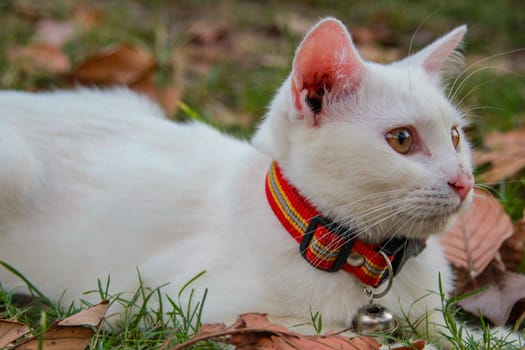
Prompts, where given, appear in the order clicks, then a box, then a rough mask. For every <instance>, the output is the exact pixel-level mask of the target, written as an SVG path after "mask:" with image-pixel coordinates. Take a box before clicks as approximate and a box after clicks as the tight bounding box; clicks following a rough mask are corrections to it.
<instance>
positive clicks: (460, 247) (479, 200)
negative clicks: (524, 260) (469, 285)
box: [441, 190, 513, 276]
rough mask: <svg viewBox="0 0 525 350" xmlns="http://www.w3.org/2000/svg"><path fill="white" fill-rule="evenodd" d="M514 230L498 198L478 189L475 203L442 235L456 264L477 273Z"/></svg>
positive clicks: (473, 273) (448, 255)
mask: <svg viewBox="0 0 525 350" xmlns="http://www.w3.org/2000/svg"><path fill="white" fill-rule="evenodd" d="M512 233H513V227H512V222H511V220H510V218H509V216H508V215H507V214H506V213H505V210H504V209H503V207H502V205H501V204H500V203H499V202H498V200H497V199H496V198H494V197H493V196H492V195H490V194H488V193H486V192H483V191H480V190H475V192H474V200H473V202H472V205H471V206H470V208H469V209H468V210H467V211H466V212H465V213H463V215H462V216H461V217H460V218H459V219H458V222H457V223H456V224H455V225H454V227H452V229H451V230H449V231H448V232H447V233H446V234H444V235H443V236H442V237H441V243H442V244H443V247H444V249H445V254H446V256H447V259H448V260H449V261H450V262H451V263H452V264H453V265H454V266H456V267H459V268H464V269H466V270H467V271H469V272H470V273H471V275H472V276H475V275H477V274H480V273H481V272H482V271H483V270H484V269H485V267H486V266H487V265H488V264H489V263H490V261H491V260H492V259H493V258H494V257H495V256H496V254H497V253H498V250H499V248H500V247H501V244H502V243H503V241H504V240H506V239H507V238H509V237H510V236H511V235H512Z"/></svg>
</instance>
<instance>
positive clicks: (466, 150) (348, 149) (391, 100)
mask: <svg viewBox="0 0 525 350" xmlns="http://www.w3.org/2000/svg"><path fill="white" fill-rule="evenodd" d="M465 32H466V27H465V26H462V27H459V28H456V29H455V30H453V31H451V32H450V33H448V34H447V35H445V36H443V37H441V38H440V39H438V40H436V41H435V42H434V43H432V44H430V45H429V46H427V47H426V48H424V49H423V50H421V51H419V52H418V53H416V54H414V55H411V56H409V57H407V58H405V59H403V60H401V61H399V62H395V63H392V64H389V65H380V64H376V63H371V62H366V61H365V60H364V59H362V58H361V56H360V55H359V53H358V51H357V50H356V48H355V46H354V44H353V42H352V39H351V36H350V33H349V32H348V31H347V29H346V28H345V26H344V25H343V24H342V23H341V22H339V21H338V20H336V19H333V18H327V19H324V20H322V21H320V22H319V23H318V24H317V25H316V26H314V27H313V28H312V29H311V30H310V32H309V33H308V34H307V35H306V36H305V38H304V39H303V41H302V43H301V44H300V45H299V47H298V49H297V51H296V54H295V57H294V61H293V67H292V72H291V74H290V76H289V77H288V79H287V80H286V82H285V83H284V84H283V86H282V87H281V88H280V90H279V92H278V94H277V96H276V97H275V99H274V101H273V103H272V105H271V107H270V110H269V112H268V114H267V117H266V119H265V121H264V122H263V123H262V124H261V126H260V128H259V130H258V132H257V134H256V135H255V137H254V140H253V142H254V145H255V146H256V147H258V148H259V149H261V150H262V151H264V152H266V153H268V154H269V155H271V157H272V158H273V159H275V160H276V161H278V162H279V163H280V165H281V168H282V170H283V173H284V175H285V176H286V177H287V178H288V179H289V180H290V182H291V183H292V184H293V185H294V186H295V187H296V188H297V189H298V190H299V191H300V192H301V193H302V194H303V195H304V196H306V197H307V198H308V199H309V200H310V201H311V202H312V203H313V204H314V205H315V206H316V207H317V208H318V209H319V210H320V211H321V212H323V213H324V214H325V215H326V216H328V217H331V218H332V219H333V220H336V221H338V222H340V223H342V224H344V225H347V226H349V227H352V228H353V229H354V231H358V232H360V233H361V234H362V235H363V237H367V238H368V239H369V240H371V241H379V240H384V239H386V238H388V237H392V236H400V235H401V236H408V237H425V236H427V235H429V234H433V233H439V232H441V231H443V230H445V228H446V227H447V225H448V224H449V223H450V222H451V220H452V219H453V218H454V217H455V216H457V214H458V213H459V212H460V211H461V210H462V209H464V208H465V207H466V206H468V204H469V203H470V201H471V197H472V192H473V191H472V187H473V177H472V172H471V167H472V165H471V159H470V147H469V145H468V143H467V141H466V140H465V135H464V133H463V131H462V127H463V126H464V125H465V120H464V119H463V116H462V115H461V113H460V112H459V110H458V109H457V108H456V107H454V106H453V105H452V103H451V102H450V101H449V100H448V99H447V97H446V95H445V94H444V89H443V87H442V76H443V72H444V71H446V70H447V68H448V67H449V66H450V64H451V62H457V61H458V60H457V58H458V54H457V51H456V49H457V47H458V46H459V45H460V44H461V41H462V38H463V36H464V34H465Z"/></svg>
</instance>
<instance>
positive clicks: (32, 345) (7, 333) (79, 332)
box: [0, 302, 109, 350]
mask: <svg viewBox="0 0 525 350" xmlns="http://www.w3.org/2000/svg"><path fill="white" fill-rule="evenodd" d="M108 307H109V303H108V302H101V303H100V304H97V305H94V306H92V307H90V308H87V309H85V310H83V311H80V312H79V313H77V314H74V315H72V316H70V317H67V318H65V319H63V320H61V321H57V322H55V323H53V324H52V325H51V326H50V327H49V329H47V330H46V332H45V333H44V334H37V335H34V336H32V337H29V338H27V339H25V338H24V336H25V335H27V334H29V332H30V330H29V328H27V326H25V325H23V324H21V323H19V322H14V321H8V320H0V348H4V347H9V348H10V349H19V350H39V349H53V350H84V349H85V348H86V346H87V345H88V344H89V342H90V340H91V338H92V337H93V335H94V334H95V332H96V330H97V329H98V328H99V327H100V325H101V323H102V320H103V319H104V315H105V314H106V311H107V309H108ZM19 339H22V341H21V342H20V343H18V344H15V343H14V342H15V341H16V340H19Z"/></svg>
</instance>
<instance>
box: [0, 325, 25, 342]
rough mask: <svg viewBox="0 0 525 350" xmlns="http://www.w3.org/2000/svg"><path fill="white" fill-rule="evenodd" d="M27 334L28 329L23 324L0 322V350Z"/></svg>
mask: <svg viewBox="0 0 525 350" xmlns="http://www.w3.org/2000/svg"><path fill="white" fill-rule="evenodd" d="M27 333H29V328H27V326H26V325H25V324H23V323H19V322H14V321H8V320H0V349H3V348H4V347H7V345H9V344H10V343H12V342H13V341H15V340H17V339H18V338H20V337H22V336H24V335H25V334H27Z"/></svg>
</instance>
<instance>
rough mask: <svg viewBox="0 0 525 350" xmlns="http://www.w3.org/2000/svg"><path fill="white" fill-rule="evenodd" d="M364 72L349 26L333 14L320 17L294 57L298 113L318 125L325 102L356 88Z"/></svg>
mask: <svg viewBox="0 0 525 350" xmlns="http://www.w3.org/2000/svg"><path fill="white" fill-rule="evenodd" d="M363 73H364V63H363V60H362V59H361V57H360V56H359V54H358V53H357V50H356V49H355V47H354V44H353V43H352V39H351V37H350V33H349V32H348V31H347V29H346V27H345V26H344V25H343V24H342V23H341V22H340V21H338V20H336V19H334V18H326V19H324V20H322V21H320V22H319V23H318V24H317V25H316V26H315V27H313V28H312V29H311V30H310V31H309V32H308V34H306V36H305V38H304V39H303V41H302V42H301V44H300V45H299V48H298V49H297V51H296V54H295V57H294V62H293V72H292V97H293V105H294V108H295V109H296V111H297V116H298V117H299V118H300V119H307V120H308V121H310V122H311V123H312V125H319V123H320V121H321V119H322V117H323V111H324V110H325V108H326V106H327V105H329V104H331V103H337V101H338V100H339V99H342V98H345V97H348V95H349V94H352V93H353V92H355V90H356V89H358V88H359V86H360V84H361V81H362V79H363Z"/></svg>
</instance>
